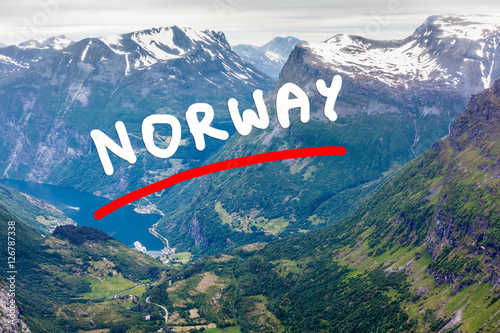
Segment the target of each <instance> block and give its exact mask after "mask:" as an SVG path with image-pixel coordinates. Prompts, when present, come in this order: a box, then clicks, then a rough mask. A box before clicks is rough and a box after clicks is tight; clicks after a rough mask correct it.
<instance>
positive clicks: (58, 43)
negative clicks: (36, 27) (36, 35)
mask: <svg viewBox="0 0 500 333" xmlns="http://www.w3.org/2000/svg"><path fill="white" fill-rule="evenodd" d="M73 43H74V42H73V41H72V40H71V39H69V38H66V36H64V35H60V36H55V37H50V38H46V39H31V40H28V41H26V42H22V43H21V44H19V45H18V47H19V48H20V49H23V50H26V49H41V50H45V49H54V50H62V49H65V48H66V47H68V46H70V45H72V44H73Z"/></svg>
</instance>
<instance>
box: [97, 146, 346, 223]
mask: <svg viewBox="0 0 500 333" xmlns="http://www.w3.org/2000/svg"><path fill="white" fill-rule="evenodd" d="M345 153H346V149H345V147H342V146H326V147H313V148H301V149H291V150H281V151H277V152H271V153H263V154H257V155H251V156H246V157H239V158H235V159H231V160H227V161H222V162H217V163H213V164H208V165H204V166H201V167H199V168H194V169H190V170H186V171H183V172H179V173H178V174H175V175H173V176H170V177H168V178H165V179H163V180H160V181H157V182H156V183H153V184H149V185H147V186H144V187H142V188H140V189H138V190H135V191H133V192H130V193H129V194H126V195H124V196H122V197H120V198H118V199H116V200H114V201H111V202H110V203H109V204H107V205H105V206H103V207H101V208H99V209H98V210H97V211H96V212H95V213H94V217H95V218H96V219H97V220H100V219H102V218H103V217H105V216H106V215H108V214H111V213H112V212H114V211H115V210H117V209H119V208H121V207H123V206H126V205H128V204H130V203H132V202H134V201H136V200H139V199H141V198H144V197H145V196H148V195H150V194H153V193H155V192H159V191H161V190H164V189H166V188H168V187H171V186H174V185H176V184H179V183H182V182H184V181H186V180H190V179H193V178H197V177H201V176H205V175H209V174H211V173H216V172H220V171H225V170H230V169H236V168H240V167H244V166H249V165H254V164H260V163H267V162H274V161H283V160H288V159H294V158H305V157H313V156H332V155H344V154H345Z"/></svg>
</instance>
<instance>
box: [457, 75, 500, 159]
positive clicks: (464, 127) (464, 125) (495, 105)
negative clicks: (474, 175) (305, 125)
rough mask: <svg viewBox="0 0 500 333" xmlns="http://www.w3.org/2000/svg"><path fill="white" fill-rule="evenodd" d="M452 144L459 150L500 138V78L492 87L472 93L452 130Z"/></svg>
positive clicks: (479, 145)
mask: <svg viewBox="0 0 500 333" xmlns="http://www.w3.org/2000/svg"><path fill="white" fill-rule="evenodd" d="M449 138H450V144H451V145H452V146H453V147H454V148H455V149H457V150H463V149H464V148H465V147H469V146H472V147H477V148H479V147H481V146H482V145H483V144H484V143H485V142H486V141H489V142H494V141H497V140H499V138H500V79H497V80H496V81H495V82H494V84H493V85H492V86H491V88H489V89H486V90H484V91H482V92H480V93H478V94H475V95H472V96H471V98H470V99H469V101H468V102H467V106H466V108H465V111H464V113H463V114H462V115H461V116H460V117H458V118H457V120H456V121H455V123H454V124H453V127H452V129H451V132H450V136H449Z"/></svg>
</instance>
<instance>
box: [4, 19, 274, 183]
mask: <svg viewBox="0 0 500 333" xmlns="http://www.w3.org/2000/svg"><path fill="white" fill-rule="evenodd" d="M2 52H3V53H2ZM29 52H31V54H33V55H34V57H32V58H29V57H28V56H27V55H28V54H30V53H29ZM0 54H4V55H5V57H9V59H11V60H12V59H15V60H13V61H16V62H17V63H16V64H13V65H12V66H16V65H18V66H19V67H20V68H22V70H18V71H10V72H9V71H6V74H7V75H3V76H1V77H0V119H1V120H3V121H4V122H3V123H4V124H5V126H2V128H0V141H1V142H2V144H3V148H1V147H0V177H1V176H3V177H10V178H23V179H33V180H43V179H45V180H46V181H53V182H58V181H63V180H62V178H61V177H55V178H54V179H52V178H51V179H50V180H49V179H48V178H47V177H49V178H50V175H51V174H52V173H54V172H56V171H55V169H54V166H55V165H58V164H59V163H61V166H62V165H66V166H67V165H68V164H71V163H73V162H75V161H78V166H79V167H83V165H85V170H84V171H77V172H80V173H85V172H90V170H91V169H93V170H96V171H97V170H99V171H102V170H100V169H102V167H101V166H100V165H99V162H98V160H96V159H95V158H94V157H95V156H94V155H93V154H90V153H91V149H92V144H91V142H90V136H89V133H90V131H91V130H92V129H96V128H98V129H101V130H103V131H105V132H106V133H114V131H115V130H114V123H115V122H116V121H118V120H121V121H124V122H125V123H126V126H127V129H128V130H129V132H135V133H137V134H139V136H136V135H134V138H133V139H132V140H137V141H136V142H135V143H134V145H136V146H137V149H138V150H140V148H144V146H143V143H142V141H141V140H140V126H141V123H142V120H143V119H144V118H145V117H146V116H148V115H150V114H152V113H155V112H157V113H168V114H172V115H175V116H177V117H178V118H179V120H180V121H181V122H184V113H185V112H186V110H187V108H188V107H189V106H190V105H191V104H193V103H196V102H205V103H209V104H211V105H212V106H213V107H214V109H215V110H216V116H215V119H214V126H219V128H223V129H226V130H228V131H229V132H234V128H232V127H230V126H229V120H230V118H229V113H228V112H227V101H228V99H229V98H232V97H236V98H238V100H239V101H240V103H242V105H245V106H246V107H249V106H251V103H252V102H251V101H252V92H253V91H254V90H255V89H262V90H264V91H269V90H271V89H272V88H273V87H274V84H275V81H273V80H272V79H271V78H269V77H268V76H267V75H265V74H263V73H261V72H259V71H258V70H257V69H255V68H254V67H253V66H251V65H249V64H248V63H246V62H244V61H243V60H242V59H241V58H240V57H239V56H238V55H237V54H236V53H234V52H233V51H232V50H231V47H230V46H229V44H228V42H227V41H226V38H225V36H224V34H223V33H221V32H214V31H208V30H206V31H196V30H193V29H190V28H179V27H176V26H174V27H169V28H158V29H148V30H143V31H138V32H133V33H127V34H122V35H116V36H106V37H101V38H87V39H84V40H81V41H78V42H75V43H71V42H69V41H65V40H63V39H62V38H52V39H49V40H45V41H30V42H26V43H23V44H21V45H19V46H9V47H7V48H2V49H0ZM18 55H23V57H24V58H22V62H21V60H19V59H20V58H19V57H17V56H18ZM14 56H16V57H17V58H16V57H14ZM2 59H3V58H2ZM7 61H9V60H8V59H6V62H7ZM4 68H5V67H4ZM165 130H166V129H165ZM183 130H185V131H186V133H185V134H183V139H185V140H184V141H183V142H182V144H181V146H182V147H181V148H180V149H179V152H178V155H182V157H181V158H182V159H183V160H182V165H183V167H185V168H187V167H188V166H189V165H190V163H191V161H190V156H191V155H192V153H193V151H195V150H194V147H193V146H192V142H191V141H190V139H189V135H188V131H187V126H185V123H184V126H183ZM165 135H167V134H165ZM68 142H71V144H68ZM221 143H222V142H221V141H218V140H213V142H210V141H209V142H208V144H207V149H206V151H204V152H203V153H197V154H196V158H195V159H193V163H195V164H196V163H198V164H199V163H201V162H202V161H203V159H204V158H205V157H206V156H209V155H210V153H211V152H212V151H213V150H214V149H216V148H217V147H219V146H220V145H221ZM144 152H145V151H144V149H142V152H141V151H139V155H140V154H142V153H144ZM204 154H205V155H204ZM89 156H90V157H89ZM87 157H89V160H87ZM90 160H91V161H90ZM82 161H83V162H82ZM163 162H164V163H163ZM75 163H76V162H75ZM82 163H83V164H82ZM86 163H89V164H86ZM89 165H91V166H89ZM73 167H74V166H73ZM123 167H124V168H125V167H127V166H126V165H124V166H123ZM170 167H172V166H171V165H169V164H168V162H167V161H161V160H159V161H156V164H155V166H153V168H152V169H151V168H149V167H148V169H149V171H148V173H147V174H144V170H130V168H128V169H127V170H124V169H123V170H121V171H120V170H118V172H125V173H126V174H127V176H125V178H126V179H134V181H137V180H138V179H142V180H141V181H140V182H146V183H147V182H149V181H150V180H149V178H148V177H150V176H152V177H161V174H163V173H164V172H169V171H168V169H169V168H170ZM75 168H77V167H75ZM155 168H158V170H156V169H155ZM175 168H177V169H178V168H179V166H177V165H176V166H175ZM21 169H22V170H24V171H21ZM136 171H137V172H136ZM96 174H97V175H100V174H99V173H96ZM93 176H95V175H93ZM102 176H103V177H104V174H103V173H102ZM68 177H70V175H69V174H68ZM71 177H73V176H71ZM98 177H100V176H98ZM91 178H92V177H91ZM80 181H81V182H86V181H85V180H82V179H78V177H73V178H72V180H71V182H72V183H75V182H76V183H79V182H80ZM97 183H98V181H95V182H93V184H89V183H86V184H85V186H95V185H96V184H97ZM126 183H127V182H125V183H123V182H122V186H124V187H123V188H122V187H119V188H117V187H116V184H115V185H112V187H111V191H112V192H113V193H116V190H117V189H118V191H121V190H124V189H125V188H126V187H127V186H128V185H127V184H126ZM80 185H82V184H81V183H80ZM82 186H83V185H82ZM133 187H135V186H133ZM95 190H96V188H94V189H91V191H95ZM104 192H105V190H104Z"/></svg>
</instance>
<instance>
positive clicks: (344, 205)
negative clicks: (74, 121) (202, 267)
mask: <svg viewBox="0 0 500 333" xmlns="http://www.w3.org/2000/svg"><path fill="white" fill-rule="evenodd" d="M495 22H497V23H496V24H494V23H495ZM499 27H500V19H499V18H498V17H488V16H484V17H483V16H439V17H431V18H429V19H428V20H427V21H426V22H425V23H424V25H422V26H421V27H420V28H418V29H417V30H416V31H415V33H414V34H412V35H411V36H409V37H407V38H406V39H404V40H399V41H376V40H368V39H365V38H362V37H356V36H348V35H336V36H334V37H333V38H331V39H329V40H327V41H325V42H323V43H313V44H301V45H298V46H296V47H295V49H294V50H293V51H292V54H291V55H290V58H289V59H288V61H287V63H286V64H285V66H284V67H283V70H282V72H281V76H280V80H279V82H278V85H277V87H276V89H274V90H273V91H271V92H270V93H269V94H268V95H267V96H266V101H267V106H268V109H269V110H270V114H271V115H272V116H271V125H270V126H269V128H268V129H267V130H266V131H265V132H262V131H261V130H258V131H253V132H252V133H250V135H248V136H246V137H242V136H239V135H237V134H236V135H234V136H233V137H232V138H231V139H230V140H228V142H227V143H226V144H225V146H224V147H222V149H221V150H220V151H219V152H218V153H217V154H215V155H214V156H213V157H212V158H211V160H210V161H212V162H214V161H220V160H228V159H231V158H235V157H241V156H249V155H253V154H257V153H263V152H272V151H278V150H283V149H292V148H304V147H314V146H327V145H331V146H337V145H341V146H345V147H346V149H347V154H346V155H345V156H341V157H337V156H335V157H317V158H308V159H302V160H292V161H285V162H276V163H266V164H263V165H259V166H252V167H247V168H240V169H235V170H231V171H226V172H221V173H218V174H214V175H209V176H206V177H203V178H202V179H197V180H193V181H191V182H187V183H185V184H180V185H178V186H177V187H176V188H175V189H173V190H172V191H175V192H171V193H181V194H182V195H168V196H163V197H160V198H158V206H159V207H161V208H162V210H163V211H164V212H165V213H166V214H165V216H164V217H163V218H162V219H161V220H160V222H159V224H158V226H157V227H156V229H157V231H158V232H159V233H161V234H162V235H163V236H165V237H167V238H168V239H169V240H170V242H171V243H172V244H176V246H177V247H179V248H184V249H188V248H190V249H191V250H195V251H201V252H203V251H209V252H210V253H216V252H217V251H221V250H222V249H228V248H231V247H235V246H238V245H242V241H243V240H242V239H243V237H244V236H245V239H248V237H251V236H254V237H255V241H264V240H265V238H264V236H266V237H267V238H268V240H269V239H272V238H274V237H284V236H288V235H294V234H298V233H304V232H308V231H310V230H313V229H317V228H320V227H322V226H324V225H325V224H331V223H334V222H336V221H338V220H340V219H342V218H344V217H346V216H347V215H348V214H349V213H351V212H352V211H353V210H354V209H355V208H356V207H357V206H359V205H360V203H362V202H363V200H364V199H365V198H366V197H367V196H368V195H369V194H370V193H373V191H375V190H376V189H377V188H379V186H380V185H381V184H382V183H383V182H384V181H386V180H387V179H388V178H390V177H391V176H392V175H393V174H394V173H395V172H397V171H398V170H399V169H400V168H401V166H402V165H404V164H405V163H407V162H408V161H410V160H411V159H413V158H415V157H416V156H418V155H420V154H421V153H422V152H423V151H425V150H426V149H427V148H429V147H430V146H431V145H432V144H433V143H434V142H435V141H436V140H438V139H439V138H441V137H442V136H444V135H446V134H448V132H449V129H450V127H451V124H452V122H453V121H454V120H455V119H456V117H457V116H458V115H459V114H460V113H461V112H462V110H463V108H464V106H465V103H466V100H467V98H468V96H469V94H470V92H478V91H480V90H482V89H484V88H485V87H487V85H488V84H489V82H490V81H491V77H496V76H500V67H498V66H499V65H498V64H499V61H500V53H499V52H498V45H499V44H498V41H499V39H500V33H499V31H500V30H499V29H498V28H499ZM486 74H487V75H486ZM334 75H340V76H341V77H342V79H343V83H342V88H341V90H340V93H339V96H338V99H337V102H336V105H335V110H336V112H337V113H338V119H337V120H336V121H335V122H333V123H332V122H330V121H328V120H327V119H326V117H325V116H324V114H323V109H324V104H325V98H324V97H323V96H321V95H319V94H318V92H317V91H316V88H315V83H316V81H317V80H319V79H322V80H324V81H326V82H328V85H329V84H330V83H329V82H331V80H332V78H333V77H334ZM289 82H291V83H295V84H296V85H298V86H299V87H301V88H303V89H304V90H305V91H306V92H307V95H308V97H309V99H310V101H311V102H310V103H311V110H312V112H311V120H310V121H309V122H308V123H306V124H304V123H301V122H300V121H299V120H298V119H297V118H298V117H297V116H296V113H295V114H294V113H293V112H292V114H291V119H292V121H291V126H290V127H289V128H288V129H283V128H281V127H280V126H279V124H278V122H277V120H276V118H275V116H273V115H274V114H275V113H274V111H275V98H276V97H275V96H276V94H277V90H278V89H279V88H281V87H282V86H283V85H284V84H285V83H289Z"/></svg>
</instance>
